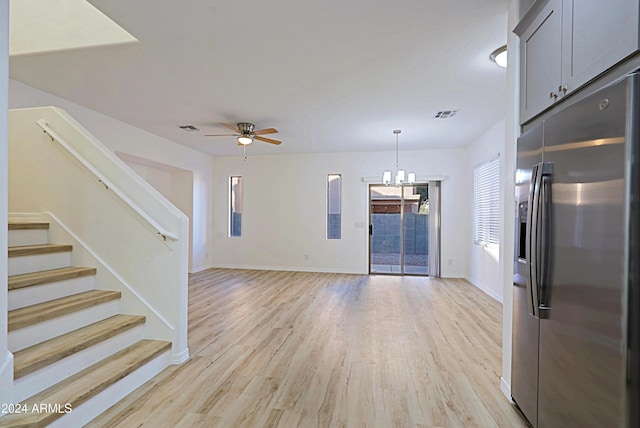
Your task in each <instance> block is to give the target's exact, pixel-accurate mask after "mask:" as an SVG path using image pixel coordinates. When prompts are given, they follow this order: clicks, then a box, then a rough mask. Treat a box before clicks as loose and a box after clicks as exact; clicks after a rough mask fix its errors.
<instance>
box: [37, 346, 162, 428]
mask: <svg viewBox="0 0 640 428" xmlns="http://www.w3.org/2000/svg"><path fill="white" fill-rule="evenodd" d="M170 361H171V352H170V351H167V352H165V353H163V354H162V355H159V356H158V357H156V358H155V359H153V360H151V361H149V362H148V363H147V364H145V365H144V366H142V367H140V368H139V369H138V370H136V371H134V372H133V373H131V374H129V375H128V376H125V377H124V378H122V379H121V380H120V381H119V382H117V383H115V384H114V385H111V386H110V387H109V388H107V389H105V390H104V391H102V392H101V393H99V394H98V395H96V396H95V397H93V398H91V399H89V400H87V401H85V402H84V403H82V404H81V405H80V406H78V407H77V408H74V409H72V411H71V412H69V413H66V414H64V415H63V416H62V417H60V418H58V419H56V420H55V421H54V422H52V423H51V424H50V425H48V426H47V427H48V428H67V427H80V426H83V425H85V424H87V423H88V422H90V421H91V420H93V419H95V418H96V417H98V416H99V415H100V414H101V413H103V412H104V411H105V410H107V409H108V408H109V407H111V406H113V405H114V404H116V403H117V402H118V401H120V400H122V399H123V398H124V397H126V396H127V395H129V394H131V393H132V392H133V391H135V390H136V389H138V388H139V387H140V386H142V385H143V384H144V383H145V382H147V381H148V380H150V379H151V378H152V377H154V376H155V375H157V374H158V373H160V372H161V371H162V370H164V369H165V368H167V367H169V365H170Z"/></svg>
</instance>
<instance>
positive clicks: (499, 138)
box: [467, 119, 510, 302]
mask: <svg viewBox="0 0 640 428" xmlns="http://www.w3.org/2000/svg"><path fill="white" fill-rule="evenodd" d="M504 144H505V121H504V119H503V120H501V121H500V122H498V123H496V124H495V125H494V126H492V127H491V128H490V129H489V130H488V131H487V132H485V133H484V134H483V135H482V136H480V137H479V138H478V139H477V140H475V141H474V142H473V143H471V144H470V145H469V147H468V148H467V156H468V158H467V159H468V162H469V163H468V165H469V170H468V171H469V173H470V176H469V178H468V179H469V180H471V181H473V169H474V168H475V167H476V166H478V165H480V164H482V163H484V162H486V161H488V160H490V159H493V158H494V157H495V156H496V155H500V176H501V180H502V177H504V171H505V158H504V153H503V152H504ZM502 193H503V195H504V193H505V192H502ZM503 195H502V196H501V200H503V199H504V196H503ZM472 225H473V216H471V218H470V223H469V228H470V230H472V229H471V228H472ZM500 225H502V222H500ZM501 235H504V234H501ZM501 238H502V236H501ZM468 242H469V248H470V252H469V273H468V275H467V279H468V280H469V281H470V282H471V283H472V284H474V285H475V286H476V287H478V288H480V289H481V290H483V291H484V292H485V293H487V294H488V295H490V296H491V297H493V298H494V299H496V300H498V301H499V302H502V297H503V286H502V264H501V263H500V246H503V245H510V243H509V242H507V241H505V240H504V239H501V243H500V246H497V247H485V246H482V245H477V244H475V243H474V242H473V234H472V233H471V234H469V237H468Z"/></svg>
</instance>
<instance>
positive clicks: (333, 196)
mask: <svg viewBox="0 0 640 428" xmlns="http://www.w3.org/2000/svg"><path fill="white" fill-rule="evenodd" d="M341 184H342V176H341V175H340V174H329V175H327V239H340V238H341V223H342V221H341V210H342V208H341V203H340V199H341V198H342V196H341V189H340V187H341Z"/></svg>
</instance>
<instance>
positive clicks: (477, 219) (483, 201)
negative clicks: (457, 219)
mask: <svg viewBox="0 0 640 428" xmlns="http://www.w3.org/2000/svg"><path fill="white" fill-rule="evenodd" d="M473 212H474V220H473V241H474V242H475V243H476V244H478V245H498V244H499V243H500V158H499V157H496V158H494V159H491V160H490V161H488V162H485V163H483V164H482V165H479V166H477V167H475V168H474V169H473Z"/></svg>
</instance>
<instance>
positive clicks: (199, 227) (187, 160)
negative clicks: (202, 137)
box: [9, 80, 213, 271]
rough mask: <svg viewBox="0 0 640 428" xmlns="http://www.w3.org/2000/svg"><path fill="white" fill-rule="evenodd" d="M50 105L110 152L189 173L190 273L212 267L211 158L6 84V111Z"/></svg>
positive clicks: (29, 89) (24, 87) (60, 100)
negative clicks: (191, 174) (190, 179)
mask: <svg viewBox="0 0 640 428" xmlns="http://www.w3.org/2000/svg"><path fill="white" fill-rule="evenodd" d="M50 105H52V106H56V107H60V108H62V109H64V110H66V111H67V112H68V113H69V114H70V115H71V116H73V117H74V118H75V119H76V120H77V121H78V122H80V123H81V124H82V126H84V127H85V128H87V130H89V132H91V133H92V134H93V135H94V136H96V137H97V139H98V140H100V141H101V142H102V143H103V144H104V145H106V146H107V147H108V148H109V149H111V150H113V151H114V152H116V151H118V152H122V153H125V154H129V155H133V156H136V157H138V158H142V159H146V160H150V161H153V162H157V163H161V164H166V165H171V166H173V167H176V168H181V169H183V170H188V171H192V172H193V205H194V208H193V215H192V217H191V219H190V220H191V223H192V225H191V226H192V227H193V233H192V242H191V250H192V252H191V254H192V267H191V270H192V271H199V270H203V269H206V268H208V267H210V266H211V265H212V254H211V251H210V246H211V238H210V237H211V234H210V231H211V227H212V223H213V220H212V206H211V197H210V195H211V185H212V159H213V158H212V157H211V156H209V155H206V154H204V153H202V152H198V151H195V150H192V149H189V148H187V147H184V146H181V145H179V144H176V143H173V142H171V141H169V140H166V139H164V138H161V137H158V136H156V135H153V134H151V133H149V132H146V131H143V130H141V129H138V128H135V127H133V126H131V125H128V124H126V123H124V122H120V121H118V120H115V119H112V118H110V117H108V116H105V115H103V114H100V113H97V112H95V111H93V110H89V109H87V108H85V107H82V106H80V105H78V104H74V103H72V102H69V101H67V100H65V99H63V98H60V97H57V96H55V95H52V94H49V93H47V92H44V91H41V90H39V89H36V88H33V87H30V86H27V85H25V84H23V83H20V82H17V81H15V80H10V81H9V108H28V107H40V106H50Z"/></svg>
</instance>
